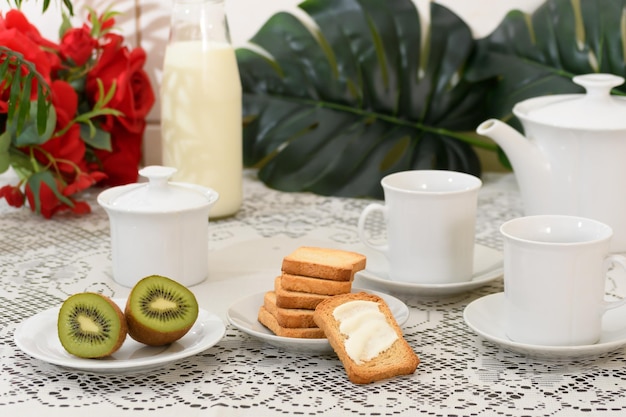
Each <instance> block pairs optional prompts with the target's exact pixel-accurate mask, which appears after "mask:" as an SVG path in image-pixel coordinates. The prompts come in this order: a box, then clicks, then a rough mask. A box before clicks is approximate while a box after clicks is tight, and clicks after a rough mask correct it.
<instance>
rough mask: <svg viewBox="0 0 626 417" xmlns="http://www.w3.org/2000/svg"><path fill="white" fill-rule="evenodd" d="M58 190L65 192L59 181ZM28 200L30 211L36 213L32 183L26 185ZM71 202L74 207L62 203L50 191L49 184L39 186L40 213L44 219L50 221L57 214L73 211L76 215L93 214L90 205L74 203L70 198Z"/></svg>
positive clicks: (80, 202)
mask: <svg viewBox="0 0 626 417" xmlns="http://www.w3.org/2000/svg"><path fill="white" fill-rule="evenodd" d="M57 188H58V189H59V190H61V191H63V187H62V185H61V184H60V183H59V182H58V181H57ZM26 198H27V200H28V204H29V206H30V209H31V210H33V211H35V210H36V207H37V206H36V203H35V198H34V194H33V190H32V189H31V185H30V183H26ZM68 198H69V197H68ZM70 201H71V202H72V204H73V206H70V205H67V204H65V203H63V202H62V201H60V200H59V198H58V197H57V196H56V195H55V194H54V192H53V191H52V189H50V187H49V186H48V184H46V183H45V182H41V183H40V185H39V202H40V204H41V206H40V212H41V215H42V216H43V217H44V218H46V219H50V218H51V217H52V216H53V215H55V214H56V213H58V212H61V211H66V210H71V211H72V213H75V214H87V213H90V212H91V207H89V204H87V203H85V202H84V201H74V200H73V199H71V198H70Z"/></svg>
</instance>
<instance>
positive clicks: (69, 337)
mask: <svg viewBox="0 0 626 417" xmlns="http://www.w3.org/2000/svg"><path fill="white" fill-rule="evenodd" d="M57 331H58V335H59V340H60V341H61V345H63V347H64V348H65V350H67V351H68V352H69V353H71V354H72V355H74V356H78V357H81V358H102V357H105V356H109V355H111V354H113V353H114V352H116V351H117V350H118V349H119V348H120V347H121V346H122V344H123V343H124V340H125V339H126V334H127V327H126V320H125V318H124V314H123V313H122V310H121V309H120V308H119V307H118V306H117V304H115V302H113V301H112V300H111V299H110V298H108V297H106V296H104V295H101V294H96V293H89V292H85V293H80V294H74V295H72V296H70V297H69V298H68V299H67V300H65V301H64V302H63V305H61V309H60V310H59V316H58V320H57Z"/></svg>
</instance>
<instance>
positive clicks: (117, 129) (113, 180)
mask: <svg viewBox="0 0 626 417" xmlns="http://www.w3.org/2000/svg"><path fill="white" fill-rule="evenodd" d="M142 123H143V125H144V127H145V121H142ZM143 130H144V129H143V128H142V129H140V130H139V131H138V132H132V131H129V130H127V129H126V128H125V127H124V125H122V124H121V123H115V124H114V125H113V128H112V130H111V138H112V147H113V151H112V152H109V151H104V150H99V149H96V150H95V154H96V156H97V157H98V159H99V160H100V163H101V167H100V169H101V170H102V171H103V172H104V173H105V174H106V175H107V179H106V180H104V181H103V182H102V184H103V185H107V186H115V185H123V184H129V183H132V182H136V181H137V176H138V169H139V162H140V161H141V143H142V139H143Z"/></svg>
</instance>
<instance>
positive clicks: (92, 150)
mask: <svg viewBox="0 0 626 417" xmlns="http://www.w3.org/2000/svg"><path fill="white" fill-rule="evenodd" d="M116 14H117V13H115V12H112V11H106V12H105V13H104V14H102V15H101V16H98V15H96V13H94V12H93V11H90V13H89V19H88V22H87V23H85V24H83V25H82V26H81V27H72V26H71V25H70V23H69V19H67V17H64V20H63V24H62V27H61V30H60V41H59V43H58V44H57V43H55V42H52V41H50V40H47V39H44V38H43V37H42V36H41V35H40V32H39V31H38V30H37V28H36V27H34V26H33V25H32V24H31V23H30V22H29V21H28V20H27V18H26V17H25V16H24V15H23V14H22V13H21V12H20V11H19V10H11V11H9V12H8V13H6V15H5V16H2V14H0V173H2V172H5V171H7V170H8V169H9V167H12V168H13V170H14V171H15V173H16V174H17V176H18V178H19V183H18V184H16V185H6V186H4V187H2V188H0V198H4V199H6V201H7V202H8V203H9V204H10V205H11V206H15V207H21V206H23V205H24V204H25V203H26V202H28V205H29V206H30V208H31V210H33V211H35V212H37V213H40V214H41V215H42V216H43V217H45V218H50V217H52V216H53V215H54V214H55V213H58V212H61V211H66V210H70V211H71V212H73V213H77V214H83V213H88V212H90V210H91V209H90V207H89V205H88V203H86V202H85V201H80V200H79V199H78V197H77V195H78V193H79V192H80V191H83V190H85V189H87V188H89V187H91V186H93V185H96V184H98V185H107V186H112V185H120V184H126V183H130V182H135V181H136V180H137V170H138V166H139V163H140V159H141V149H142V140H143V132H144V129H145V125H146V121H145V118H146V115H147V114H148V112H149V111H150V109H151V107H152V105H153V104H154V100H155V97H154V92H153V90H152V87H151V85H150V81H149V79H148V76H147V74H146V72H145V71H144V70H143V65H144V63H145V60H146V54H145V52H144V51H143V50H142V49H141V48H134V49H130V48H128V47H127V46H125V45H124V38H123V37H122V36H120V35H118V34H116V33H115V31H114V23H115V16H116Z"/></svg>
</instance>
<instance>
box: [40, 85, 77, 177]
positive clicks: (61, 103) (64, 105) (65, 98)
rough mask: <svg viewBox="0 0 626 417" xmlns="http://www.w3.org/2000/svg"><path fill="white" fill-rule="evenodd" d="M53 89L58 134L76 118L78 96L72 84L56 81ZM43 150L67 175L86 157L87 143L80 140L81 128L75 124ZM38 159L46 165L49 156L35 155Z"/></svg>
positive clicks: (45, 145) (43, 147) (53, 139)
mask: <svg viewBox="0 0 626 417" xmlns="http://www.w3.org/2000/svg"><path fill="white" fill-rule="evenodd" d="M50 87H51V88H52V104H53V106H54V108H55V110H56V113H57V128H56V129H55V131H56V132H59V131H60V130H61V129H64V128H65V127H66V126H67V125H68V123H70V122H71V121H72V120H73V118H74V117H75V116H76V111H77V109H78V96H77V94H76V91H74V89H73V88H72V86H71V85H70V84H68V83H67V82H65V81H60V80H56V81H53V82H52V85H51V86H50ZM41 148H42V149H43V150H44V151H46V152H47V153H48V154H50V156H52V157H54V158H55V159H56V160H57V168H58V169H59V171H61V172H63V173H65V174H73V173H74V172H75V171H76V167H77V166H80V165H81V162H82V161H83V159H84V157H85V150H86V146H85V142H83V141H82V140H81V138H80V126H79V125H78V124H73V125H72V126H71V127H70V128H69V129H68V130H67V131H66V132H65V133H64V134H63V135H61V136H56V135H55V136H53V137H52V138H51V139H49V140H48V141H46V142H45V143H44V144H42V145H41ZM35 155H36V157H37V159H38V160H39V161H41V162H42V164H44V165H46V164H48V163H49V160H48V157H47V155H43V154H41V153H39V152H36V153H35Z"/></svg>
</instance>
